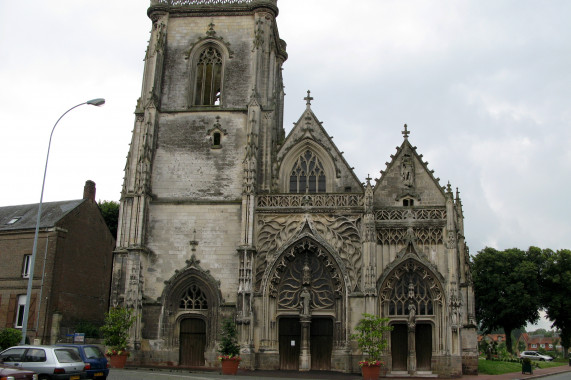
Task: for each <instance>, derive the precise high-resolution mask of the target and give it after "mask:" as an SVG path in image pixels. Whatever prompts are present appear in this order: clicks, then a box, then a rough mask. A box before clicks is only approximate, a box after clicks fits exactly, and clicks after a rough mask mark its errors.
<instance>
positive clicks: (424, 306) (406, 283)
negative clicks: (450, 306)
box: [389, 272, 434, 315]
mask: <svg viewBox="0 0 571 380" xmlns="http://www.w3.org/2000/svg"><path fill="white" fill-rule="evenodd" d="M411 304H412V305H413V306H414V308H415V312H416V314H417V315H433V314H434V305H433V301H432V295H431V293H430V290H429V288H428V286H427V284H426V282H425V281H424V280H423V279H422V278H421V277H420V275H419V274H418V273H416V272H409V273H405V274H404V275H403V276H402V277H401V278H400V279H399V281H398V282H397V283H396V285H395V287H394V288H393V290H392V292H391V296H390V300H389V315H408V314H409V305H411Z"/></svg>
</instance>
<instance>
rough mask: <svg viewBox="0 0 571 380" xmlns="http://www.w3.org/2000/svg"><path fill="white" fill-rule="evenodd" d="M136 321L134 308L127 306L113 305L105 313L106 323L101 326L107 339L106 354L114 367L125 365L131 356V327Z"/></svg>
mask: <svg viewBox="0 0 571 380" xmlns="http://www.w3.org/2000/svg"><path fill="white" fill-rule="evenodd" d="M134 321H135V317H134V316H133V310H131V309H127V308H125V307H112V308H110V309H109V311H108V312H107V313H105V324H104V325H103V326H101V333H102V334H103V338H104V339H105V346H107V352H106V355H107V357H108V358H109V365H110V366H111V367H112V368H123V367H125V362H126V361H127V358H128V357H129V351H127V344H128V342H129V329H130V328H131V326H132V325H133V322H134Z"/></svg>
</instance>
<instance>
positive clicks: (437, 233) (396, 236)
mask: <svg viewBox="0 0 571 380" xmlns="http://www.w3.org/2000/svg"><path fill="white" fill-rule="evenodd" d="M411 230H412V231H411ZM411 233H412V235H413V236H410V235H411ZM413 237H414V238H413ZM411 238H412V239H411ZM377 239H378V243H379V244H383V245H390V244H395V245H398V244H400V245H402V244H405V243H407V242H408V241H411V240H413V241H415V243H416V244H420V245H430V244H441V243H442V229H441V228H430V227H426V228H410V227H409V228H379V229H378V230H377Z"/></svg>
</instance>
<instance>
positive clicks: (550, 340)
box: [526, 335, 560, 351]
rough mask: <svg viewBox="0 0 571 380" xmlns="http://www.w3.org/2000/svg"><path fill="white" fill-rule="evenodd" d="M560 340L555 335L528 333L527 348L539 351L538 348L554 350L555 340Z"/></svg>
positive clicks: (555, 347)
mask: <svg viewBox="0 0 571 380" xmlns="http://www.w3.org/2000/svg"><path fill="white" fill-rule="evenodd" d="M556 341H557V342H559V341H560V339H559V337H556V336H544V335H530V336H529V339H528V340H527V342H526V344H527V349H528V350H529V351H539V349H544V350H545V351H556V349H557V342H556Z"/></svg>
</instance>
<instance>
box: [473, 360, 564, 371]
mask: <svg viewBox="0 0 571 380" xmlns="http://www.w3.org/2000/svg"><path fill="white" fill-rule="evenodd" d="M533 364H534V367H533V368H534V369H535V368H537V367H536V366H535V364H537V365H539V368H549V367H558V366H562V365H567V362H561V361H553V362H533ZM478 371H479V372H480V373H481V374H484V375H501V374H502V373H510V372H521V363H512V362H500V361H495V360H485V359H480V360H478Z"/></svg>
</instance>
